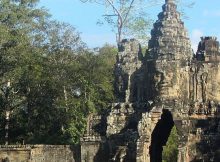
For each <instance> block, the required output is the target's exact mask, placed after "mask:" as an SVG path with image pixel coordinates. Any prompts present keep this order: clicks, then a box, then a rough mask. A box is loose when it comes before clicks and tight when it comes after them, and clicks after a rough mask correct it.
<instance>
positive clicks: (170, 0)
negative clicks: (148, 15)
mask: <svg viewBox="0 0 220 162" xmlns="http://www.w3.org/2000/svg"><path fill="white" fill-rule="evenodd" d="M174 2H175V0H165V3H174Z"/></svg>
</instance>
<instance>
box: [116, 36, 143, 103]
mask: <svg viewBox="0 0 220 162" xmlns="http://www.w3.org/2000/svg"><path fill="white" fill-rule="evenodd" d="M142 57H143V56H142V53H141V47H140V44H139V43H138V42H137V41H136V40H134V39H131V40H127V39H124V40H122V42H121V44H120V45H119V52H118V56H117V62H116V65H115V77H116V78H115V81H116V82H115V91H116V95H117V97H118V100H119V102H129V101H134V100H137V98H135V97H134V96H138V93H141V92H138V90H139V91H140V89H141V88H139V87H137V86H138V85H137V84H136V83H137V82H138V79H139V82H140V79H141V76H138V74H136V73H137V71H138V70H139V69H140V67H141V65H142V63H141V59H142ZM138 97H139V98H140V94H139V96H138Z"/></svg>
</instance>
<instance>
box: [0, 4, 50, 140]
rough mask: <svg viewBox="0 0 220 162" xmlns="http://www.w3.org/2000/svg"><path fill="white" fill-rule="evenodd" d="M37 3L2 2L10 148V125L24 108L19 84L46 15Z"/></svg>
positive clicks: (4, 107) (3, 95)
mask: <svg viewBox="0 0 220 162" xmlns="http://www.w3.org/2000/svg"><path fill="white" fill-rule="evenodd" d="M36 3H37V0H25V1H23V0H17V1H14V0H2V1H0V5H1V8H0V33H1V38H0V69H1V70H0V77H1V79H0V86H1V92H0V99H1V101H2V104H1V112H2V114H5V115H3V116H5V121H6V123H5V122H3V123H4V124H5V132H4V131H3V132H4V133H5V134H6V135H5V138H6V139H5V140H6V141H5V143H6V144H8V132H9V127H10V125H9V121H10V120H11V116H12V115H11V114H12V112H13V113H15V112H17V111H15V109H19V108H22V107H23V105H24V104H23V102H24V100H25V97H24V96H22V95H21V94H19V93H18V89H19V88H18V84H17V83H18V80H19V79H20V74H21V73H22V70H23V66H22V65H24V64H25V62H27V61H30V60H29V58H30V55H32V54H33V50H34V48H31V46H32V41H33V40H34V37H35V32H34V31H35V29H38V28H39V27H40V26H41V25H40V24H41V22H42V21H43V19H44V18H45V17H47V16H48V15H47V13H46V12H45V10H43V9H37V8H36Z"/></svg>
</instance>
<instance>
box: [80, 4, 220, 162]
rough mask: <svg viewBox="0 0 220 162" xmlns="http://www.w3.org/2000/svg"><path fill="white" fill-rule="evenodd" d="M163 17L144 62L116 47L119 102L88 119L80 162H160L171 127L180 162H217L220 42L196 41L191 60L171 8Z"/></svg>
mask: <svg viewBox="0 0 220 162" xmlns="http://www.w3.org/2000/svg"><path fill="white" fill-rule="evenodd" d="M162 9H163V10H162V12H161V13H160V14H159V15H158V20H157V21H156V22H155V23H154V28H153V29H152V32H151V36H152V37H151V39H150V41H149V51H148V52H147V54H146V56H143V55H142V52H141V47H140V45H139V44H138V42H137V41H135V40H123V41H122V42H121V44H120V45H119V53H118V56H117V63H116V65H115V93H116V96H117V99H118V100H117V101H118V102H117V103H113V104H112V106H111V108H110V109H109V110H108V111H106V112H105V113H104V115H101V116H97V115H94V114H93V115H91V116H90V117H89V119H88V124H87V127H88V128H87V132H86V134H85V136H84V137H82V139H81V161H82V162H110V161H116V162H161V161H162V151H163V146H165V145H166V142H167V139H168V137H169V134H170V131H171V129H172V127H173V126H174V125H175V126H176V128H177V131H178V136H179V143H178V149H179V152H178V162H197V161H205V162H211V161H214V162H219V161H220V53H219V42H218V41H217V39H216V38H215V37H202V38H201V42H200V43H199V46H198V51H197V52H196V54H194V53H193V51H192V49H191V45H190V40H189V38H188V35H187V31H186V29H185V28H184V23H183V22H182V21H181V19H180V13H179V12H178V11H177V10H176V9H177V6H176V4H175V3H174V0H165V4H164V5H163V7H162Z"/></svg>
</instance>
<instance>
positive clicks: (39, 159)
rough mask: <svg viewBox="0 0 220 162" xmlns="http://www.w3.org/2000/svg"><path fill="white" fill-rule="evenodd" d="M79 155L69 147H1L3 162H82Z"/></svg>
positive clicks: (0, 153)
mask: <svg viewBox="0 0 220 162" xmlns="http://www.w3.org/2000/svg"><path fill="white" fill-rule="evenodd" d="M79 154H80V151H79V148H76V147H73V146H69V145H59V146H58V145H0V161H1V162H80V156H79Z"/></svg>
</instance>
